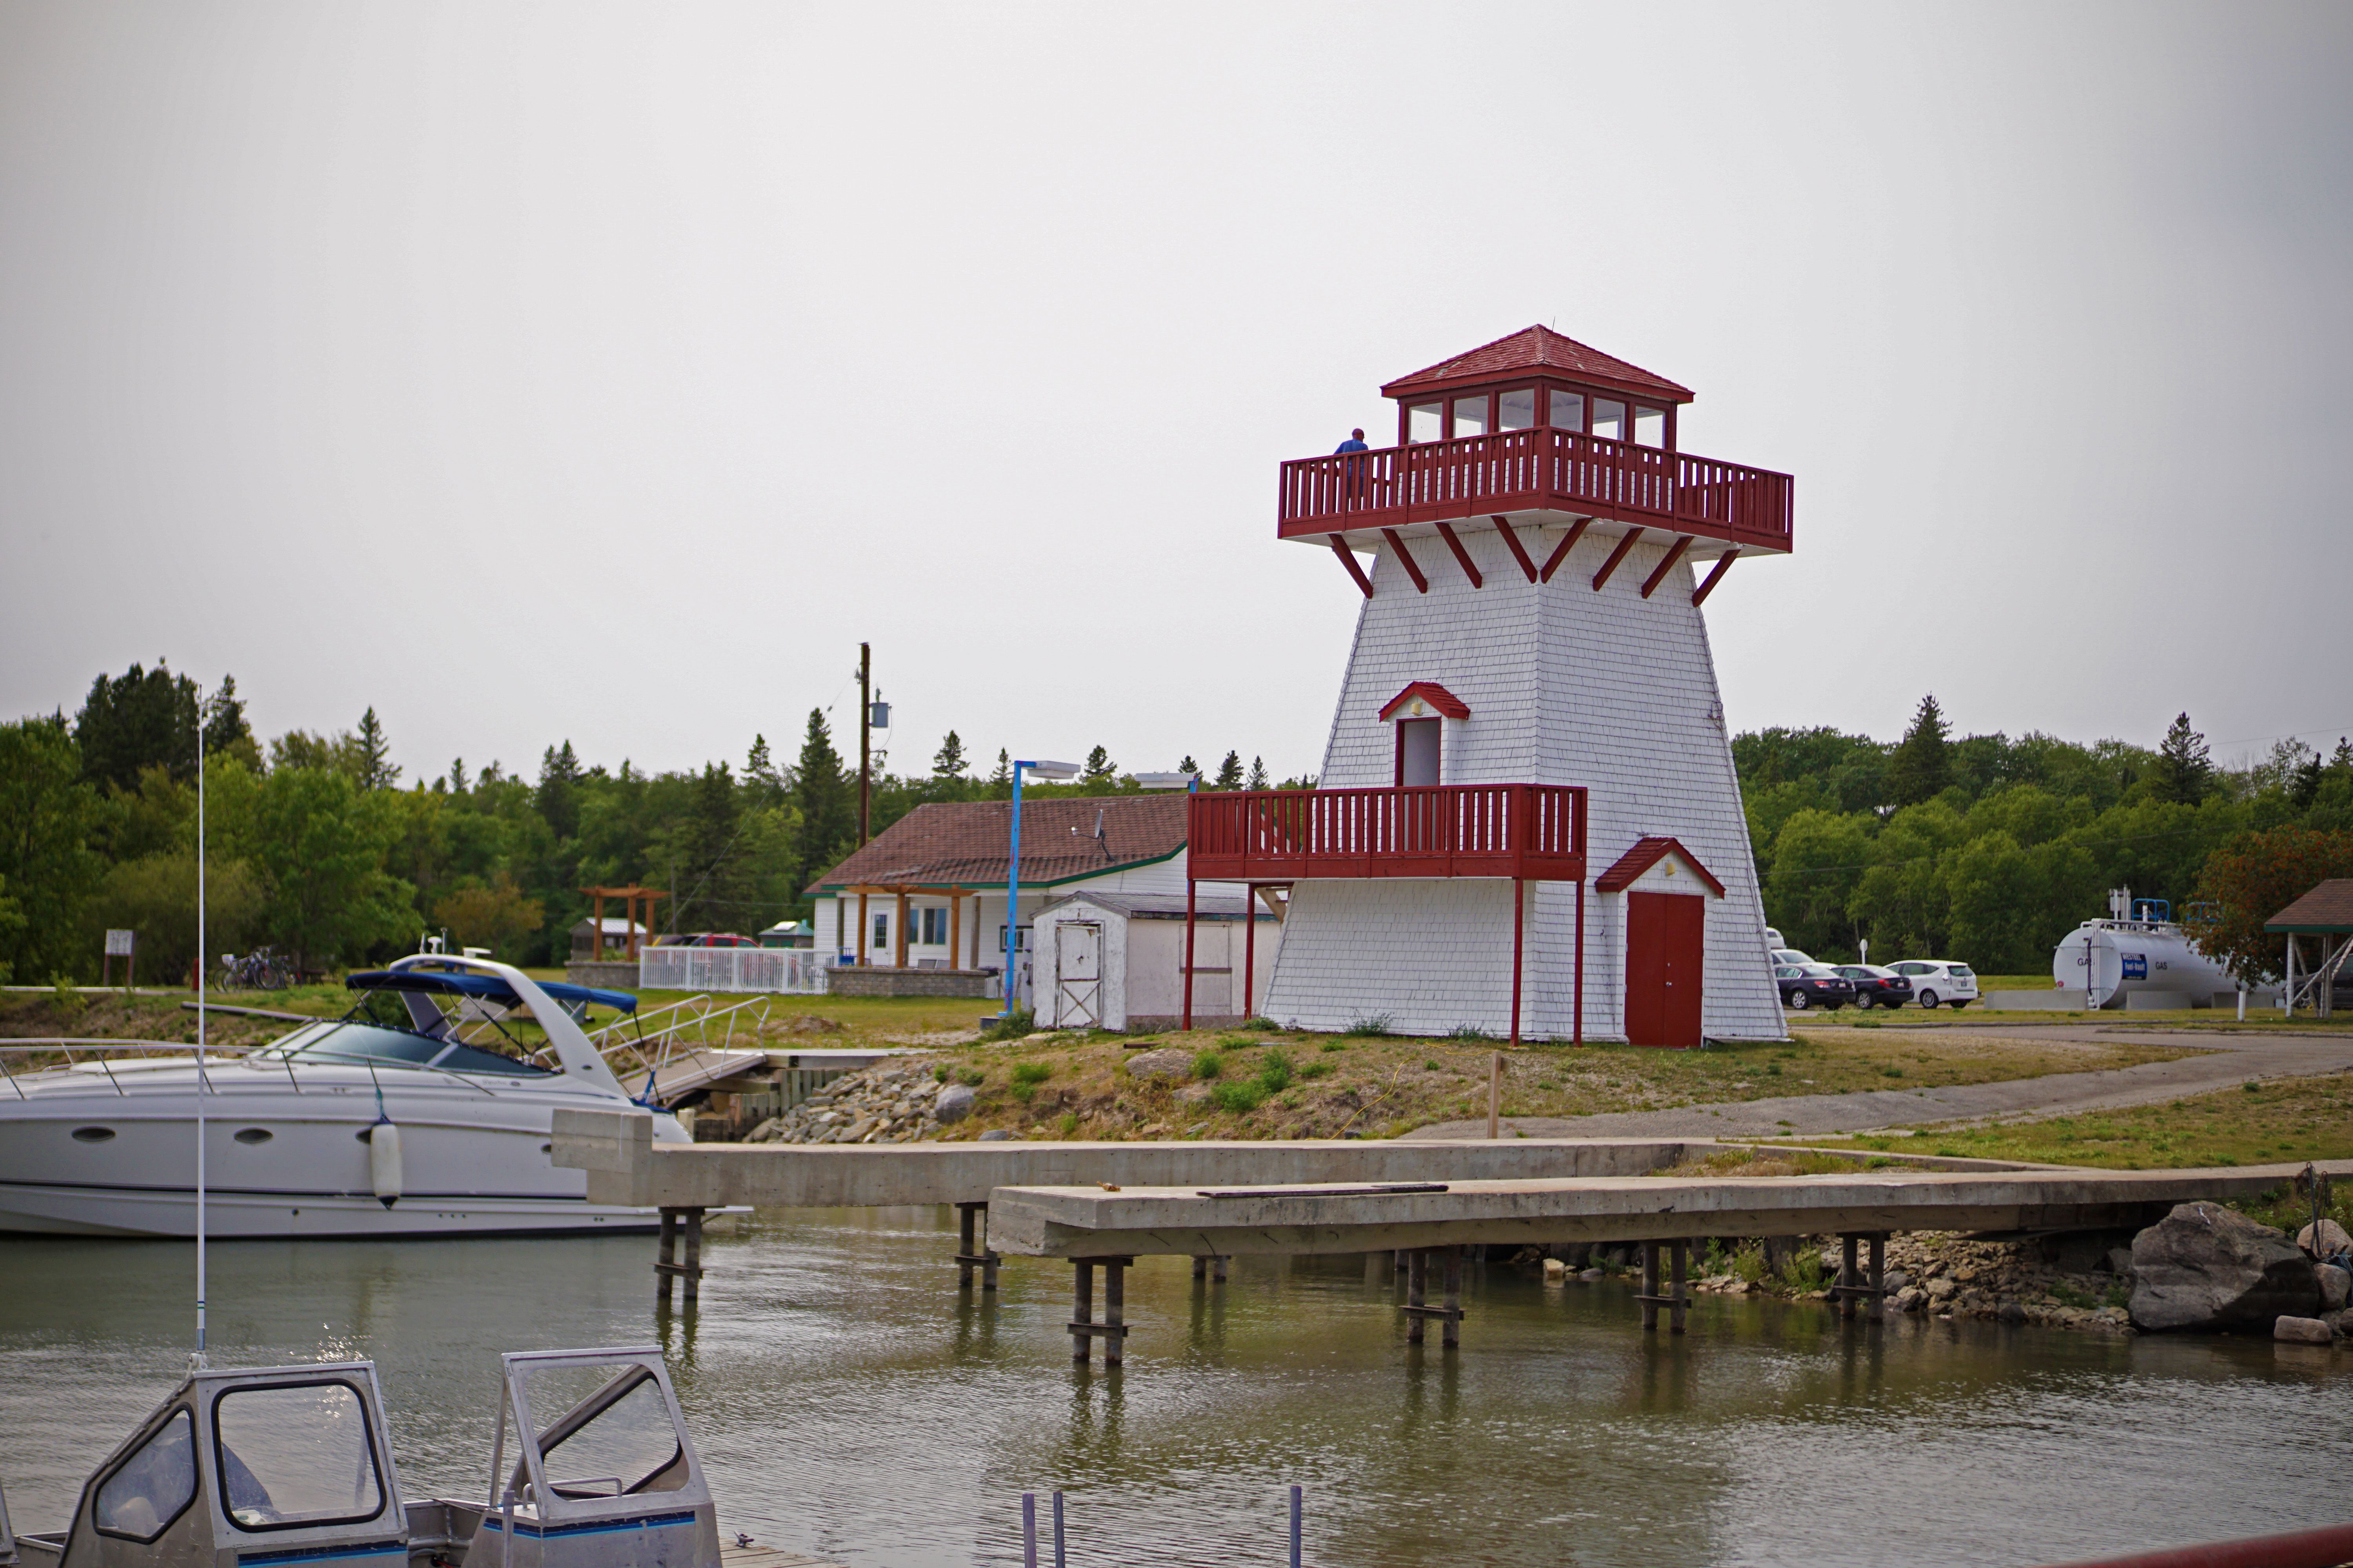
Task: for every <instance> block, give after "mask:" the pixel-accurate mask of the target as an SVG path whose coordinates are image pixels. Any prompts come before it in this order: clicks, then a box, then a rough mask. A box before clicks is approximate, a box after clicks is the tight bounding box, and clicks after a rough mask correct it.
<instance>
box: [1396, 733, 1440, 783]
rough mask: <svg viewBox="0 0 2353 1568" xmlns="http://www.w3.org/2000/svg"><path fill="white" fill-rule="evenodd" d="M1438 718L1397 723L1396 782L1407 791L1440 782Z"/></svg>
mask: <svg viewBox="0 0 2353 1568" xmlns="http://www.w3.org/2000/svg"><path fill="white" fill-rule="evenodd" d="M1440 722H1441V721H1440V720H1436V719H1400V720H1398V727H1397V731H1398V738H1397V782H1398V786H1399V787H1400V788H1404V789H1426V788H1429V787H1430V786H1432V785H1434V784H1437V783H1438V762H1439V736H1440V729H1439V726H1440Z"/></svg>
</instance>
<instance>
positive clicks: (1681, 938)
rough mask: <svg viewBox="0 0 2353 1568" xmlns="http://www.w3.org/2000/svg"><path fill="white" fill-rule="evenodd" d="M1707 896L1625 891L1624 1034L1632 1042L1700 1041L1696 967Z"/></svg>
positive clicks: (1686, 1043) (1683, 1043) (1700, 953)
mask: <svg viewBox="0 0 2353 1568" xmlns="http://www.w3.org/2000/svg"><path fill="white" fill-rule="evenodd" d="M1706 932H1707V900H1705V899H1704V898H1697V897H1694V896H1693V895H1691V894H1688V893H1628V894H1627V895H1626V1038H1627V1040H1628V1041H1629V1042H1630V1043H1631V1044H1634V1045H1637V1046H1681V1047H1689V1046H1696V1045H1698V1044H1699V1043H1700V1019H1699V1012H1700V967H1701V961H1702V959H1703V958H1704V957H1705V955H1706V941H1707V937H1706Z"/></svg>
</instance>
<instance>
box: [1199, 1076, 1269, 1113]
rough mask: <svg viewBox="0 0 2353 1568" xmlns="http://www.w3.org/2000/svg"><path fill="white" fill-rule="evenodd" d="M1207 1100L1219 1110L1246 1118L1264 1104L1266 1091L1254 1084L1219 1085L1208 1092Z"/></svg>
mask: <svg viewBox="0 0 2353 1568" xmlns="http://www.w3.org/2000/svg"><path fill="white" fill-rule="evenodd" d="M1209 1098H1210V1099H1212V1100H1216V1101H1217V1102H1218V1105H1219V1109H1221V1110H1230V1111H1232V1112H1233V1113H1234V1114H1235V1115H1237V1116H1248V1115H1249V1114H1250V1112H1251V1111H1253V1110H1257V1109H1258V1108H1259V1107H1260V1106H1261V1105H1262V1104H1264V1103H1265V1102H1266V1090H1265V1089H1263V1088H1261V1086H1260V1085H1259V1084H1257V1083H1255V1082H1250V1083H1221V1084H1218V1085H1216V1086H1215V1087H1213V1088H1212V1089H1210V1090H1209Z"/></svg>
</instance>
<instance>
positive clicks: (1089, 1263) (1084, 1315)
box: [1071, 1258, 1095, 1361]
mask: <svg viewBox="0 0 2353 1568" xmlns="http://www.w3.org/2000/svg"><path fill="white" fill-rule="evenodd" d="M1071 1278H1072V1295H1071V1360H1072V1361H1084V1360H1086V1359H1087V1355H1088V1352H1090V1351H1091V1350H1092V1348H1093V1345H1094V1334H1093V1332H1092V1331H1093V1328H1094V1321H1095V1266H1094V1260H1093V1259H1092V1258H1078V1259H1075V1260H1074V1261H1073V1262H1072V1263H1071Z"/></svg>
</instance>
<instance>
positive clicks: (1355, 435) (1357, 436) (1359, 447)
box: [1332, 430, 1372, 458]
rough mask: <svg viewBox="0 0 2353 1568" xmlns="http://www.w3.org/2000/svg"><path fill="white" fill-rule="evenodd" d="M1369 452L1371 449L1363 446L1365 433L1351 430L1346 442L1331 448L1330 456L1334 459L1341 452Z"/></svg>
mask: <svg viewBox="0 0 2353 1568" xmlns="http://www.w3.org/2000/svg"><path fill="white" fill-rule="evenodd" d="M1371 450H1372V448H1371V447H1367V446H1366V445H1365V433H1364V432H1363V431H1362V430H1351V431H1349V432H1348V438H1347V439H1346V440H1345V441H1343V442H1341V443H1340V444H1339V445H1338V446H1336V447H1333V448H1332V455H1333V456H1334V457H1335V458H1336V457H1338V456H1339V455H1340V454H1341V453H1343V452H1369V451H1371Z"/></svg>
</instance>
